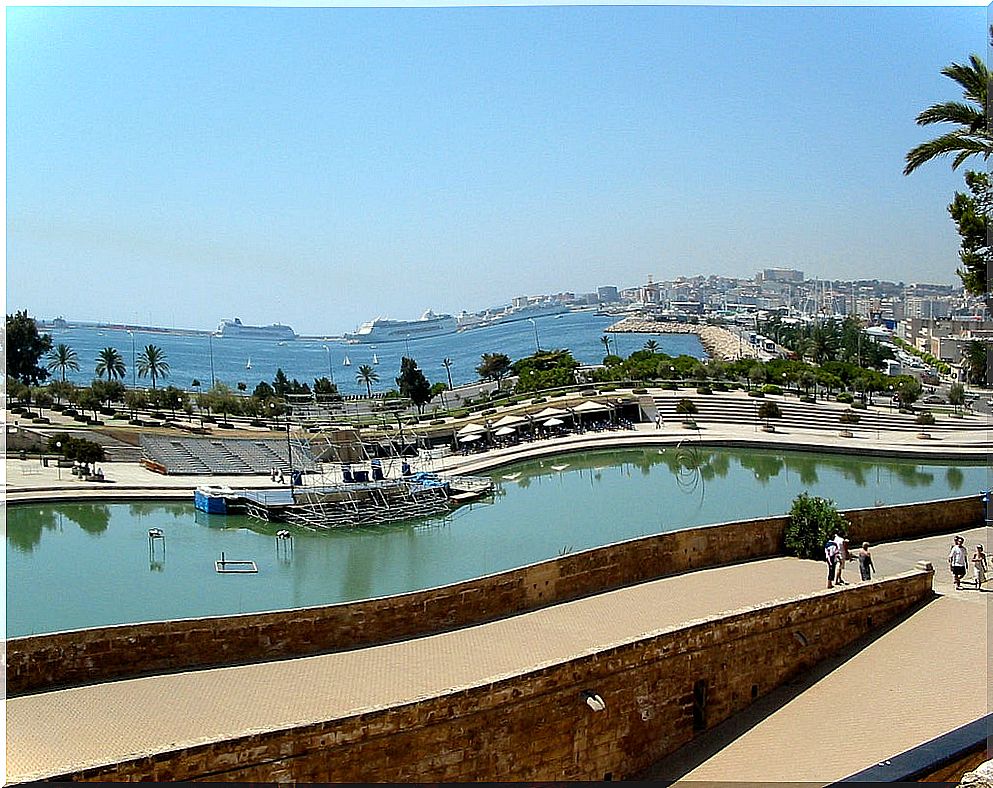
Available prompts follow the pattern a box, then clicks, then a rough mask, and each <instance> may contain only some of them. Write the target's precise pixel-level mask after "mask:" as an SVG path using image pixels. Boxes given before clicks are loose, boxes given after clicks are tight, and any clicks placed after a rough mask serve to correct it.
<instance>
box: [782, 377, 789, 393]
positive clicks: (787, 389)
mask: <svg viewBox="0 0 993 788" xmlns="http://www.w3.org/2000/svg"><path fill="white" fill-rule="evenodd" d="M789 388H790V384H789V383H787V381H786V373H785V372H784V373H783V390H784V391H789Z"/></svg>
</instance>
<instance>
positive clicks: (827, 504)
mask: <svg viewBox="0 0 993 788" xmlns="http://www.w3.org/2000/svg"><path fill="white" fill-rule="evenodd" d="M836 533H838V534H841V535H842V536H847V534H848V522H847V521H846V520H845V518H844V517H842V516H841V515H840V514H839V513H838V510H837V509H836V508H835V506H834V501H832V500H830V499H828V498H819V497H817V496H811V495H808V494H807V493H805V492H802V493H800V494H799V495H798V496H797V497H796V498H794V499H793V507H792V508H791V509H790V521H789V522H788V523H787V524H786V535H785V538H784V551H785V552H786V554H787V555H795V556H798V557H799V558H814V559H820V560H823V559H824V544H825V542H827V540H828V539H830V538H831V537H832V536H834V535H835V534H836Z"/></svg>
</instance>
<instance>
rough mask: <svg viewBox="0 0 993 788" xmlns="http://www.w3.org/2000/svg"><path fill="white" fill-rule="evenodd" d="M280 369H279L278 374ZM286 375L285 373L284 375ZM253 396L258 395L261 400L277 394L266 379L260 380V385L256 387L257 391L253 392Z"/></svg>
mask: <svg viewBox="0 0 993 788" xmlns="http://www.w3.org/2000/svg"><path fill="white" fill-rule="evenodd" d="M279 371H280V370H277V374H278V372H279ZM283 377H284V378H285V377H286V376H285V375H284V376H283ZM252 396H253V397H258V398H259V399H260V400H267V399H271V398H273V397H275V396H276V390H275V389H274V388H273V387H272V386H270V385H269V384H268V383H266V382H265V381H264V380H260V381H259V385H257V386H256V387H255V391H253V392H252Z"/></svg>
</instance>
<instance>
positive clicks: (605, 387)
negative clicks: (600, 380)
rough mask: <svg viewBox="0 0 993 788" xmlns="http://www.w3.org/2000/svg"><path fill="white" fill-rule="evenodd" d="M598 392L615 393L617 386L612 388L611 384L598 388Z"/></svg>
mask: <svg viewBox="0 0 993 788" xmlns="http://www.w3.org/2000/svg"><path fill="white" fill-rule="evenodd" d="M600 391H601V392H604V391H617V386H614V385H613V384H608V385H606V386H600Z"/></svg>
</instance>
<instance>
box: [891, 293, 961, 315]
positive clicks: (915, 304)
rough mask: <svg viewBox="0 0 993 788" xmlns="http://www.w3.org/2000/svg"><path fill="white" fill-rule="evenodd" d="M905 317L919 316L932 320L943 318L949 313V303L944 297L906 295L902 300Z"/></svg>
mask: <svg viewBox="0 0 993 788" xmlns="http://www.w3.org/2000/svg"><path fill="white" fill-rule="evenodd" d="M903 311H904V315H906V317H908V318H910V317H919V318H927V319H931V320H934V319H936V318H945V317H948V315H949V314H950V313H951V304H950V303H949V302H948V301H946V300H945V299H937V298H923V297H921V296H908V297H907V298H906V299H905V300H904V302H903Z"/></svg>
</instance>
